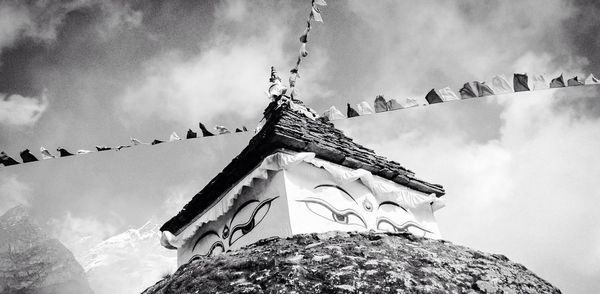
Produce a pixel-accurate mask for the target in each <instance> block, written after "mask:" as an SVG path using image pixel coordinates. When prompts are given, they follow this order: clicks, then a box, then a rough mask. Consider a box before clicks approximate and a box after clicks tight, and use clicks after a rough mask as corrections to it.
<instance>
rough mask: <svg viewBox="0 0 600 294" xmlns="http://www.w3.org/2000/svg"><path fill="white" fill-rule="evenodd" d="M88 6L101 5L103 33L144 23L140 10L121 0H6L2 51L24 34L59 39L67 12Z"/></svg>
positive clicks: (1, 13) (0, 21)
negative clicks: (31, 0) (33, 0)
mask: <svg viewBox="0 0 600 294" xmlns="http://www.w3.org/2000/svg"><path fill="white" fill-rule="evenodd" d="M86 8H97V10H98V11H99V12H100V14H101V15H102V18H101V19H102V21H100V22H99V23H98V26H97V29H98V33H99V34H100V36H107V35H108V34H109V33H110V32H112V31H116V30H117V29H119V28H120V27H122V26H138V25H139V24H140V23H141V18H142V16H141V14H140V13H139V12H137V11H135V10H133V9H132V8H131V7H130V5H129V4H127V3H122V2H118V1H100V0H67V1H35V2H24V1H3V2H2V3H0V53H1V52H2V49H3V48H6V47H10V46H12V45H13V44H14V43H15V42H16V41H17V40H19V39H20V38H31V39H33V40H35V41H38V42H43V43H49V42H52V41H55V40H56V38H57V36H58V34H59V32H60V28H61V26H62V25H63V24H64V22H65V19H66V18H67V15H68V14H69V13H71V12H73V11H77V10H81V9H86Z"/></svg>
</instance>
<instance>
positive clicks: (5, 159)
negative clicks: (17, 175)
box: [0, 151, 20, 166]
mask: <svg viewBox="0 0 600 294" xmlns="http://www.w3.org/2000/svg"><path fill="white" fill-rule="evenodd" d="M0 163H2V164H3V165H4V166H10V165H15V164H19V163H20V162H18V161H16V160H14V159H13V158H12V157H10V156H8V154H6V153H5V152H4V151H2V152H0Z"/></svg>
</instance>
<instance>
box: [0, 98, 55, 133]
mask: <svg viewBox="0 0 600 294" xmlns="http://www.w3.org/2000/svg"><path fill="white" fill-rule="evenodd" d="M46 108H48V98H46V95H45V94H42V96H41V98H29V97H23V96H21V95H18V94H15V95H10V96H9V95H6V94H2V93H0V123H2V124H8V125H15V126H32V125H33V124H35V122H36V121H37V120H38V119H39V118H40V117H41V116H42V114H43V113H44V111H46Z"/></svg>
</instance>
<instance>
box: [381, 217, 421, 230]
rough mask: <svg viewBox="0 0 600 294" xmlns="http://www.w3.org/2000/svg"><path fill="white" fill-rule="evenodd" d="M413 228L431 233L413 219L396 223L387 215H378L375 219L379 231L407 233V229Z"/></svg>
mask: <svg viewBox="0 0 600 294" xmlns="http://www.w3.org/2000/svg"><path fill="white" fill-rule="evenodd" d="M411 228H415V229H418V230H421V231H423V233H424V234H425V233H432V232H431V231H429V230H427V229H425V228H423V227H422V226H420V225H419V224H418V223H416V222H413V221H407V222H404V223H402V224H396V223H395V222H394V221H392V220H391V219H389V218H387V217H379V218H378V219H377V229H378V230H381V231H387V232H396V233H409V229H411Z"/></svg>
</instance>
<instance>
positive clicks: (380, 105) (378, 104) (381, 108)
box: [374, 95, 390, 113]
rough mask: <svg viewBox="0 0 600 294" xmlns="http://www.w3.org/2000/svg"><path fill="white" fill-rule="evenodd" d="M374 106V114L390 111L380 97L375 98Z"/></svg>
mask: <svg viewBox="0 0 600 294" xmlns="http://www.w3.org/2000/svg"><path fill="white" fill-rule="evenodd" d="M374 105H375V112H377V113H379V112H386V111H388V110H389V109H390V108H389V106H388V104H387V102H386V101H385V98H383V96H381V95H379V96H377V97H375V103H374Z"/></svg>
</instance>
